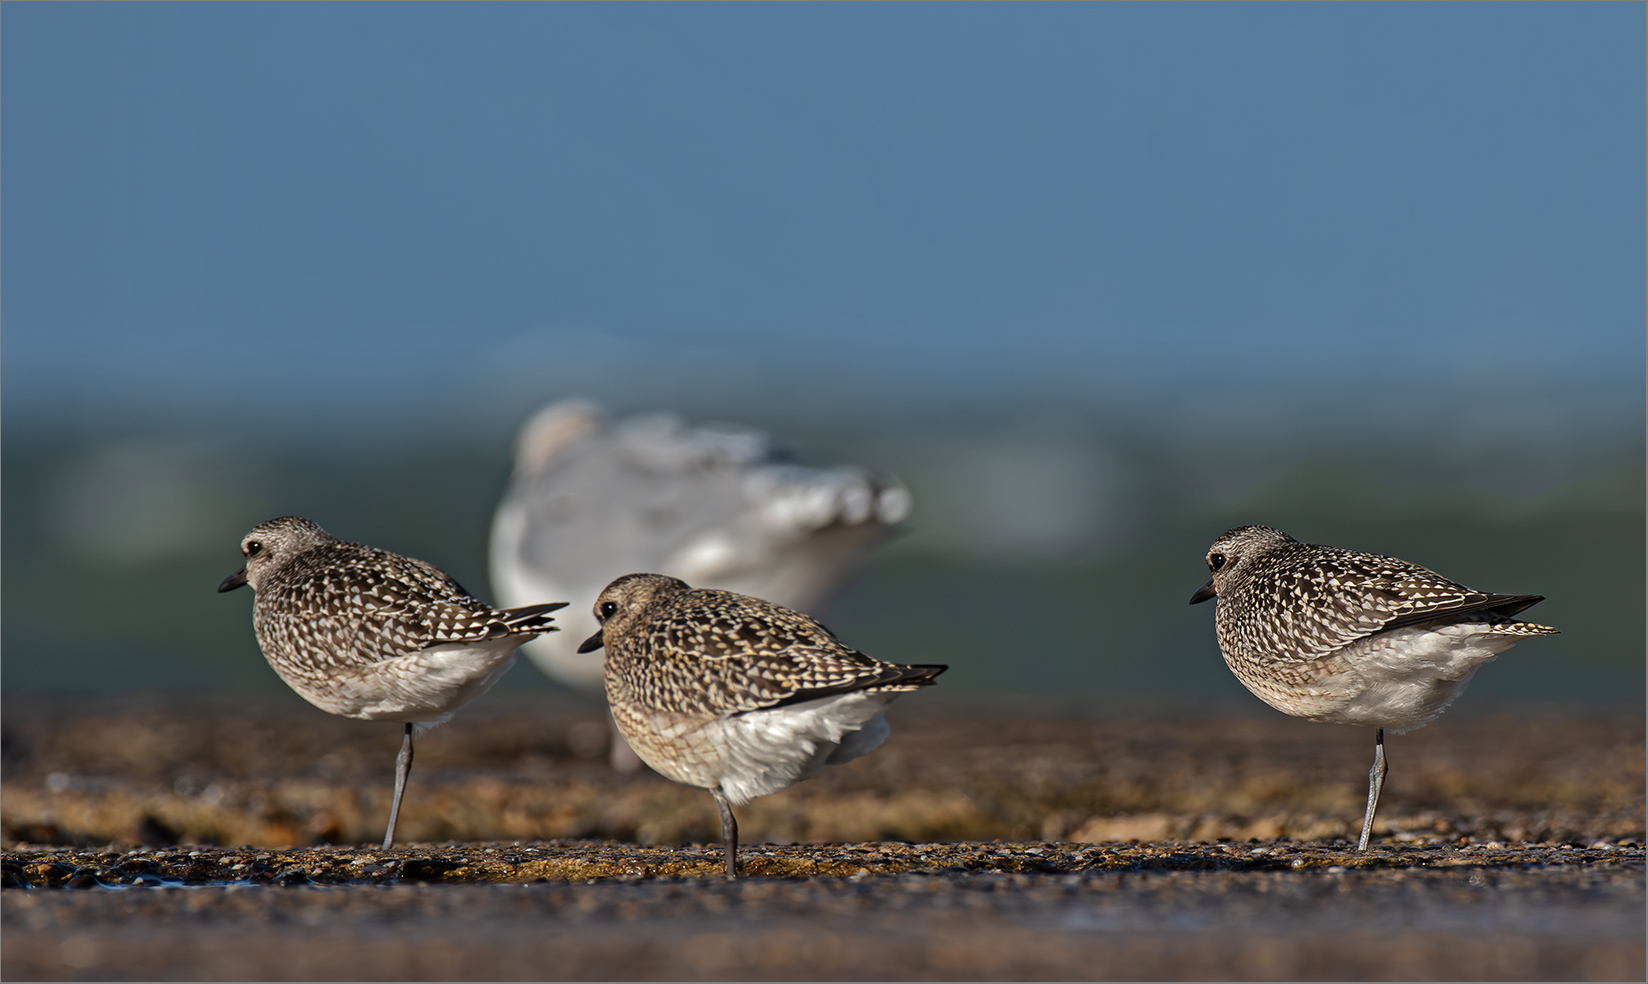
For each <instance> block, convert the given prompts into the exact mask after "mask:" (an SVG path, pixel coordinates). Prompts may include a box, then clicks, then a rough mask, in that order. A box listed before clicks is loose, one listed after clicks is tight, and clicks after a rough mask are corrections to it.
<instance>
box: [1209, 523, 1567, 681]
mask: <svg viewBox="0 0 1648 984" xmlns="http://www.w3.org/2000/svg"><path fill="white" fill-rule="evenodd" d="M1237 593H1238V598H1237V599H1233V600H1235V601H1236V603H1235V604H1233V605H1228V606H1227V605H1225V604H1224V603H1223V600H1222V599H1221V603H1220V611H1219V615H1218V618H1217V621H1218V623H1219V628H1220V634H1221V635H1222V636H1223V635H1227V634H1228V636H1229V637H1230V638H1231V641H1232V642H1235V643H1236V644H1237V645H1236V651H1238V652H1244V653H1248V654H1250V655H1251V656H1253V657H1256V658H1257V660H1258V661H1259V662H1260V663H1291V662H1308V661H1311V660H1317V659H1322V658H1324V657H1327V656H1331V655H1332V654H1333V653H1336V652H1338V651H1339V650H1341V649H1343V648H1344V647H1345V646H1347V645H1350V644H1351V643H1353V642H1355V641H1356V640H1358V639H1362V638H1365V637H1367V636H1370V635H1373V634H1375V633H1378V632H1385V631H1388V630H1391V629H1395V628H1401V627H1403V626H1407V625H1415V624H1419V623H1422V622H1428V621H1432V620H1434V619H1439V618H1444V617H1446V616H1449V615H1464V614H1469V613H1477V612H1480V613H1482V614H1483V620H1484V621H1507V620H1509V619H1510V617H1511V616H1512V615H1514V614H1516V613H1517V612H1519V611H1521V610H1522V609H1524V608H1527V607H1528V606H1529V605H1532V604H1534V603H1535V602H1537V601H1540V600H1542V598H1541V596H1539V595H1489V594H1484V593H1482V592H1480V591H1476V590H1473V589H1471V588H1467V587H1465V586H1464V585H1462V584H1458V583H1456V582H1454V581H1450V580H1448V579H1447V578H1445V577H1443V576H1441V575H1440V574H1437V573H1435V572H1434V571H1430V570H1427V569H1425V568H1423V567H1420V566H1419V565H1417V564H1410V563H1408V562H1407V561H1404V560H1398V559H1396V558H1394V557H1382V556H1379V555H1378V554H1369V553H1359V552H1357V551H1352V550H1341V549H1338V548H1334V547H1321V546H1315V545H1307V544H1298V545H1297V546H1296V547H1293V546H1291V545H1290V547H1289V548H1288V549H1282V550H1276V551H1274V552H1273V553H1272V554H1270V555H1269V556H1267V557H1265V558H1264V559H1262V560H1261V561H1260V562H1259V563H1257V564H1255V565H1254V569H1253V571H1252V572H1251V574H1249V575H1248V576H1247V577H1246V578H1244V579H1243V581H1242V583H1241V584H1240V585H1238V586H1237Z"/></svg>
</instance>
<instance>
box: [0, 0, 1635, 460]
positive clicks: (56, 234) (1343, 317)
mask: <svg viewBox="0 0 1648 984" xmlns="http://www.w3.org/2000/svg"><path fill="white" fill-rule="evenodd" d="M0 18H3V23H4V32H3V34H0V100H3V101H0V119H3V121H4V122H3V126H4V131H3V136H4V146H5V169H4V178H3V186H0V196H3V211H0V223H3V224H0V236H3V238H4V245H5V252H4V268H3V273H4V294H3V298H0V316H3V318H4V327H5V335H4V353H5V359H4V364H3V370H0V371H3V384H4V386H3V394H4V395H3V399H4V411H5V414H6V422H7V428H8V430H9V429H11V428H14V427H20V426H24V427H26V426H32V425H36V424H52V423H64V422H69V423H85V422H87V421H109V420H120V421H126V422H139V423H142V422H152V423H154V424H155V425H157V426H177V425H187V426H207V425H212V426H219V425H228V426H235V425H244V424H248V423H253V424H259V425H262V426H269V427H276V428H290V429H293V430H295V431H299V432H301V431H305V430H306V429H309V430H312V429H314V428H317V427H321V426H329V425H336V423H337V422H338V421H347V422H348V423H349V425H350V426H351V427H353V428H355V429H356V430H357V431H359V432H361V433H377V432H383V431H387V430H392V429H394V428H396V427H404V426H407V425H409V424H410V425H414V426H421V425H424V424H426V423H427V422H428V421H429V420H431V419H436V418H439V419H445V420H455V421H460V422H462V421H476V422H481V423H496V422H499V421H510V422H511V423H512V420H513V417H512V415H514V414H518V413H521V412H524V410H525V409H527V408H529V407H531V406H533V405H535V404H536V403H538V402H539V401H541V400H543V399H547V398H551V397H555V396H561V395H567V394H570V393H582V394H586V395H591V396H594V397H596V398H599V399H604V400H606V401H607V402H609V403H613V404H616V405H619V406H628V407H646V406H657V405H667V404H671V403H675V404H687V405H691V404H694V403H698V404H704V405H720V404H727V405H733V404H738V403H739V402H740V401H743V402H746V403H749V404H751V405H757V404H766V405H779V404H786V403H789V404H794V405H797V406H803V407H807V408H811V409H813V410H816V411H819V412H847V410H848V409H852V410H855V411H859V410H862V409H863V408H865V407H870V408H875V407H900V406H911V405H919V406H927V407H943V406H948V405H952V404H957V403H968V402H972V403H980V404H998V405H1012V404H1014V403H1018V402H1035V401H1063V402H1074V403H1086V404H1091V405H1095V406H1101V407H1113V408H1114V407H1121V408H1133V409H1134V410H1140V411H1141V412H1146V413H1163V414H1166V413H1172V412H1179V413H1189V414H1192V415H1198V416H1200V417H1201V418H1203V419H1209V418H1220V419H1227V418H1228V419H1246V418H1247V416H1253V417H1255V419H1257V418H1258V417H1263V416H1264V415H1267V414H1268V415H1269V416H1270V417H1272V418H1277V417H1281V418H1301V419H1303V418H1310V417H1314V416H1316V415H1317V414H1318V413H1319V412H1320V409H1321V407H1322V405H1323V401H1327V402H1329V403H1343V404H1346V405H1357V406H1361V407H1363V408H1364V410H1366V412H1369V413H1371V414H1372V416H1373V417H1375V418H1382V417H1383V418H1390V419H1396V418H1400V419H1402V420H1404V421H1408V422H1409V425H1411V426H1415V427H1419V426H1422V425H1423V420H1424V418H1425V417H1426V415H1427V414H1431V413H1435V412H1442V411H1444V410H1446V409H1447V408H1449V407H1457V406H1459V405H1465V404H1468V405H1469V406H1471V407H1472V408H1473V412H1474V413H1476V414H1478V415H1479V416H1480V417H1481V418H1482V419H1484V420H1487V419H1494V420H1501V421H1504V420H1511V421H1515V420H1519V419H1525V418H1527V417H1528V416H1529V415H1530V414H1532V415H1536V416H1538V415H1549V414H1550V413H1558V412H1570V413H1572V414H1573V416H1572V422H1573V426H1574V427H1581V426H1590V425H1591V424H1592V423H1594V420H1595V419H1596V418H1597V417H1598V416H1599V415H1600V417H1602V418H1607V419H1621V420H1629V422H1630V426H1632V427H1637V426H1640V410H1641V402H1642V390H1643V378H1642V374H1643V360H1644V341H1643V326H1644V267H1645V263H1648V259H1645V252H1644V239H1645V231H1644V219H1643V216H1644V212H1645V200H1644V180H1643V174H1644V171H1645V161H1644V150H1643V149H1644V144H1645V134H1644V112H1645V98H1644V76H1645V68H1644V56H1643V46H1642V38H1643V36H1644V31H1645V24H1644V7H1643V6H1642V5H1641V4H1443V3H1437V4H1355V3H1349V4H1264V3H1254V4H1231V5H1224V4H1214V5H1203V4H1194V3H1187V4H1091V5H1089V4H1079V5H1078V4H1051V5H1030V4H1010V5H988V4H964V5H951V4H898V5H856V4H854V5H834V4H824V5H813V4H782V5H755V4H729V5H696V4H667V5H652V4H617V5H605V4H598V5H584V4H542V5H537V4H260V3H245V4H169V3H156V4H100V3H86V4H22V3H10V4H6V5H5V6H4V7H3V9H0ZM1347 396H1348V397H1349V398H1348V399H1347V398H1346V397H1347ZM1141 408H1142V409H1141ZM1576 408H1578V409H1576ZM1586 414H1590V416H1586Z"/></svg>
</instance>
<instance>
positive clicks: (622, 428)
mask: <svg viewBox="0 0 1648 984" xmlns="http://www.w3.org/2000/svg"><path fill="white" fill-rule="evenodd" d="M909 512H910V494H909V492H907V491H906V490H905V488H904V486H902V485H900V484H899V483H898V482H897V481H896V480H894V479H891V478H888V477H886V476H882V475H878V474H875V473H873V472H869V471H866V470H864V469H860V468H847V467H843V468H831V469H817V468H807V467H802V466H800V465H796V464H793V463H791V462H790V461H788V460H787V459H786V457H785V455H784V454H783V453H782V452H781V451H780V450H779V449H778V448H776V447H775V446H774V444H773V442H772V440H771V439H769V438H768V437H767V436H766V435H764V434H761V433H759V432H756V431H753V430H748V429H742V428H732V427H715V426H689V425H687V424H686V423H684V422H683V421H682V420H681V419H680V418H678V417H676V416H674V415H670V414H654V415H644V416H637V417H631V418H629V419H627V420H622V421H619V422H617V423H609V422H608V421H607V420H606V418H605V417H604V416H603V414H602V413H601V411H600V409H599V408H598V407H596V406H595V405H594V404H591V403H587V402H584V401H581V400H569V401H564V402H560V403H555V404H551V405H550V406H548V407H545V408H544V409H542V410H540V411H539V412H538V413H537V414H536V415H534V416H533V417H532V418H531V419H530V420H529V421H528V422H527V423H526V424H525V425H524V426H523V427H522V428H521V433H520V436H519V437H518V439H517V441H516V452H515V467H514V474H513V477H512V478H511V479H510V483H509V488H508V491H507V492H505V494H504V497H503V499H502V501H500V503H499V505H498V510H497V514H496V516H495V518H494V520H493V526H492V547H491V566H492V586H493V590H494V591H495V592H496V594H497V596H498V598H499V600H500V601H501V603H503V604H507V605H524V604H528V603H530V602H532V601H536V600H537V599H540V598H593V597H595V595H596V594H597V593H599V592H600V590H601V588H602V587H603V586H604V585H606V583H607V582H609V581H611V580H612V579H613V578H615V577H617V576H618V575H620V574H623V573H625V572H627V571H659V572H662V573H665V574H669V575H672V576H674V577H679V578H682V579H684V580H686V581H689V582H691V583H693V584H697V585H700V586H703V587H711V588H721V589H724V590H727V591H737V592H741V593H743V594H749V595H754V596H756V597H759V598H766V599H769V600H771V601H773V602H776V603H777V604H780V605H783V606H785V607H787V608H794V609H796V610H798V611H802V612H806V613H807V614H809V615H812V616H814V617H820V616H822V615H823V614H824V609H825V607H826V606H827V605H828V604H829V602H830V601H831V599H832V598H834V596H835V595H836V593H837V592H838V591H839V590H840V589H841V588H842V587H844V586H845V585H846V583H847V581H848V580H849V579H850V578H851V577H852V575H853V574H855V573H856V572H857V570H858V569H859V567H860V566H861V564H862V563H863V561H864V559H865V558H866V557H867V556H868V555H869V553H870V552H871V551H872V550H874V549H875V548H876V547H877V546H879V545H881V544H882V543H884V542H885V541H886V540H888V539H889V538H891V537H892V536H893V535H894V533H895V532H896V528H897V526H898V524H899V523H901V522H902V521H903V520H904V519H905V517H906V516H907V515H908V514H909ZM562 621H563V624H564V627H565V628H566V630H567V631H566V632H565V633H562V634H559V635H549V636H543V637H541V638H539V639H536V640H534V641H532V642H529V643H527V644H526V645H525V646H524V647H522V650H521V651H522V652H523V653H525V654H526V655H527V657H528V658H529V659H531V660H532V662H533V663H534V664H536V665H537V666H538V668H539V669H541V670H542V671H543V672H544V673H545V674H546V675H548V676H549V677H550V678H551V679H553V680H555V681H557V682H559V683H561V684H564V685H566V686H568V687H571V688H573V689H575V690H582V691H584V692H586V693H590V694H597V693H601V692H602V689H603V686H604V684H603V677H602V669H601V658H600V656H599V655H598V654H595V655H591V654H580V653H578V652H577V651H576V643H577V640H579V639H581V638H583V637H584V636H585V635H587V634H588V633H589V632H591V631H594V630H595V629H596V628H597V627H598V626H597V623H596V622H595V621H594V619H592V618H591V617H590V616H588V615H586V614H585V613H584V612H582V611H569V612H567V613H566V614H565V615H563V616H562ZM612 750H613V762H614V765H615V766H617V767H619V768H626V769H627V768H634V767H638V766H639V762H638V761H636V760H635V758H634V756H633V755H629V754H628V749H627V748H626V747H625V746H624V744H623V741H622V740H621V739H619V740H615V741H614V742H613V745H612Z"/></svg>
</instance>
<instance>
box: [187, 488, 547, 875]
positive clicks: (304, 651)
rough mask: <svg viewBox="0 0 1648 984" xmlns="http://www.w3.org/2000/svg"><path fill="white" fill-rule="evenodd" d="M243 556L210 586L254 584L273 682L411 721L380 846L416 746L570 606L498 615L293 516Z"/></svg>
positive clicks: (264, 529) (318, 699) (315, 698)
mask: <svg viewBox="0 0 1648 984" xmlns="http://www.w3.org/2000/svg"><path fill="white" fill-rule="evenodd" d="M240 552H241V553H242V554H243V555H245V557H246V566H245V567H242V568H241V569H240V570H238V571H236V572H235V573H233V574H231V575H229V576H228V577H227V578H225V579H224V580H223V583H222V584H219V585H218V586H217V589H218V590H219V591H232V590H234V589H235V588H238V587H240V586H242V585H245V584H250V585H251V586H252V590H253V591H254V592H255V593H256V595H257V598H256V600H255V601H254V603H253V606H252V626H253V628H254V629H255V630H256V631H257V640H258V646H259V647H261V648H262V650H263V655H264V658H266V659H267V660H268V661H269V665H270V666H271V667H273V668H274V670H275V672H276V673H278V674H279V675H280V678H281V679H282V680H285V681H286V683H287V685H289V686H290V687H291V688H292V689H293V690H296V691H297V692H298V694H299V695H300V696H302V697H303V699H304V700H307V701H308V702H309V703H311V704H314V705H315V706H316V707H318V708H320V709H321V710H323V711H327V712H329V713H332V714H338V715H342V716H343V717H351V718H360V719H363V720H366V721H401V722H405V724H406V736H405V738H404V740H403V741H402V742H401V751H400V755H399V756H398V757H397V758H396V760H395V799H394V802H393V804H392V805H391V806H390V809H389V827H388V829H387V830H386V831H385V832H384V835H383V846H384V848H385V849H387V848H389V847H390V846H391V845H392V844H393V843H394V841H395V820H396V818H397V817H399V816H400V811H401V795H402V793H403V792H404V791H405V789H406V777H407V775H408V773H410V772H411V770H412V739H413V738H415V737H416V736H418V735H421V734H422V733H423V732H425V731H427V730H429V729H430V728H433V727H434V726H436V725H438V724H443V723H445V722H446V721H447V720H449V719H450V718H451V717H452V713H453V712H454V711H456V710H457V709H458V708H459V707H462V706H463V705H464V704H467V703H468V702H469V701H471V700H474V699H475V698H476V697H479V696H480V695H481V694H484V693H486V691H487V690H488V689H489V688H491V686H492V685H493V684H494V683H496V682H498V678H499V677H501V676H503V675H504V673H505V671H507V670H508V669H509V668H510V666H512V665H513V664H514V662H515V647H517V646H519V645H520V644H521V643H522V642H525V641H526V640H528V639H531V638H532V637H533V636H535V635H537V634H538V633H540V632H553V631H555V626H554V625H552V624H551V622H552V621H553V619H551V618H550V617H549V614H548V613H549V612H552V611H555V610H556V609H558V608H564V607H566V602H554V603H551V604H541V605H528V606H525V607H522V608H511V609H506V610H502V611H500V610H498V609H494V608H492V607H491V606H490V605H487V604H486V603H485V602H482V601H480V600H479V599H476V598H474V597H471V596H470V594H469V593H468V592H467V591H465V590H464V589H463V588H462V587H461V586H459V584H458V582H456V581H454V580H452V578H450V577H448V576H447V575H445V574H443V573H442V572H441V571H439V570H437V569H436V568H434V567H432V566H431V565H429V564H426V563H424V562H423V561H421V560H413V559H411V558H410V557H402V556H400V555H399V554H393V553H390V552H389V551H387V550H379V549H377V548H375V547H367V546H362V545H361V544H358V543H346V542H344V541H342V540H339V539H337V538H336V537H334V536H332V535H331V534H330V533H327V532H326V531H325V530H323V529H321V528H320V527H319V526H318V525H316V524H315V523H312V522H310V521H309V520H307V519H299V518H298V517H296V516H282V517H280V518H278V519H271V520H269V521H268V522H265V523H260V524H258V525H257V526H256V527H254V528H253V529H252V531H251V532H250V533H248V534H246V536H245V538H244V539H242V540H241V542H240Z"/></svg>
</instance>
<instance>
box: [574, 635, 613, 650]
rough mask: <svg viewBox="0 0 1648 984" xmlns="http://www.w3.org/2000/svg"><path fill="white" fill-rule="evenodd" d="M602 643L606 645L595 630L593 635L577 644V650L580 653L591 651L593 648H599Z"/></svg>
mask: <svg viewBox="0 0 1648 984" xmlns="http://www.w3.org/2000/svg"><path fill="white" fill-rule="evenodd" d="M604 645H606V642H605V641H604V640H602V638H601V633H600V632H596V633H595V634H594V635H592V636H590V637H589V638H588V639H585V640H584V641H583V642H581V643H579V644H578V651H579V652H581V653H593V652H594V651H595V650H597V649H600V648H601V647H602V646H604Z"/></svg>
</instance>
